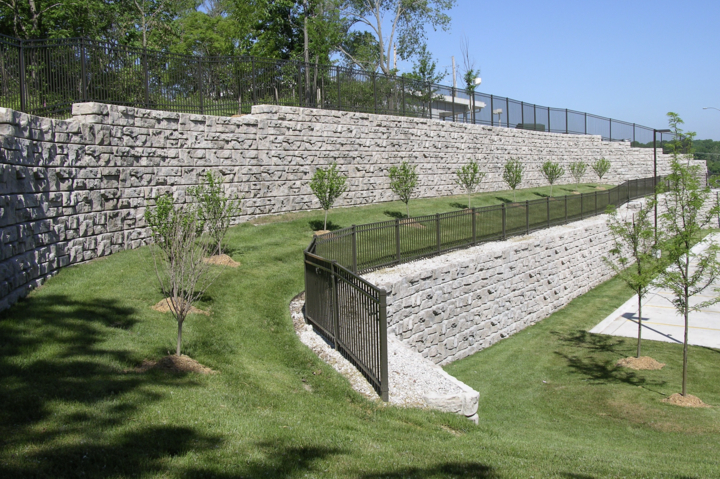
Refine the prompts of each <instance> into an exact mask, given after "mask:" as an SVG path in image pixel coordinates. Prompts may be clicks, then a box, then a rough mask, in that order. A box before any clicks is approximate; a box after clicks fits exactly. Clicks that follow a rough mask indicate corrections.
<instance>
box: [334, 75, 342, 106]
mask: <svg viewBox="0 0 720 479" xmlns="http://www.w3.org/2000/svg"><path fill="white" fill-rule="evenodd" d="M340 77H341V75H340V67H335V80H336V83H337V87H338V97H337V109H338V110H342V108H341V107H340Z"/></svg>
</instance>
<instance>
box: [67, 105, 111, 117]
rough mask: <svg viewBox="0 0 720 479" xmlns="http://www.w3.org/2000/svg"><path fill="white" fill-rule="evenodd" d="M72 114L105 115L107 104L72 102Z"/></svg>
mask: <svg viewBox="0 0 720 479" xmlns="http://www.w3.org/2000/svg"><path fill="white" fill-rule="evenodd" d="M72 114H73V115H107V114H108V105H106V104H104V103H96V102H88V103H74V104H73V106H72Z"/></svg>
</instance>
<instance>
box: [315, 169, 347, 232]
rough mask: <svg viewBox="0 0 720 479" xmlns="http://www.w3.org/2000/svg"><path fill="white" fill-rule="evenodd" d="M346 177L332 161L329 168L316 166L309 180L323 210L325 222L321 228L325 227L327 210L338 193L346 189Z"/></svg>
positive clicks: (337, 196) (338, 195) (340, 193)
mask: <svg viewBox="0 0 720 479" xmlns="http://www.w3.org/2000/svg"><path fill="white" fill-rule="evenodd" d="M346 180H347V178H346V177H345V176H343V175H342V174H340V172H338V170H337V164H336V163H333V164H332V165H331V166H330V167H329V168H318V169H317V170H315V174H314V175H313V177H312V180H310V189H311V190H312V192H313V193H314V194H315V196H316V197H317V199H318V201H320V206H321V207H322V209H323V210H325V223H324V225H323V229H324V230H326V229H327V215H328V210H330V208H332V205H333V204H334V203H335V200H337V199H338V198H339V197H340V195H342V194H343V193H345V191H347V184H346V183H345V181H346Z"/></svg>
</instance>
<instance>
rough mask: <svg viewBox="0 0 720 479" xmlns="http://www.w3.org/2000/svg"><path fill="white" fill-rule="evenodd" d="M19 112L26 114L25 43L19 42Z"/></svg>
mask: <svg viewBox="0 0 720 479" xmlns="http://www.w3.org/2000/svg"><path fill="white" fill-rule="evenodd" d="M19 49H20V55H19V57H20V111H22V112H25V113H28V110H27V98H26V91H25V90H26V87H25V42H24V41H23V40H20V47H19Z"/></svg>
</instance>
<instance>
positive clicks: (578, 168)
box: [570, 160, 588, 185]
mask: <svg viewBox="0 0 720 479" xmlns="http://www.w3.org/2000/svg"><path fill="white" fill-rule="evenodd" d="M587 166H588V165H587V163H585V162H584V161H582V160H580V161H573V162H572V163H570V174H571V175H572V177H573V178H575V183H577V184H578V185H579V184H580V180H582V177H583V176H585V172H586V171H587Z"/></svg>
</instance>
